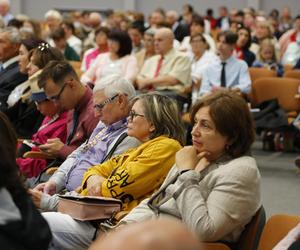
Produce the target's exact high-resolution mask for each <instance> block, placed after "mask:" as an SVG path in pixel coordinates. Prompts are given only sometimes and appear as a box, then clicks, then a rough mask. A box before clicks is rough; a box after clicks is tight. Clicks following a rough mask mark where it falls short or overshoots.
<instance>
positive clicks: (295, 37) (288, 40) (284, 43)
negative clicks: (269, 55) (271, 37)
mask: <svg viewBox="0 0 300 250" xmlns="http://www.w3.org/2000/svg"><path fill="white" fill-rule="evenodd" d="M293 27H294V28H293V29H290V30H287V31H286V32H285V33H284V34H283V35H282V36H281V37H280V40H279V45H280V55H281V56H283V55H284V54H285V52H286V49H287V48H288V46H289V45H290V44H294V43H295V42H297V41H299V39H300V15H298V16H296V17H295V20H294V25H293ZM292 47H293V46H292ZM290 49H292V48H290Z"/></svg>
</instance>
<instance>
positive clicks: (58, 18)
mask: <svg viewBox="0 0 300 250" xmlns="http://www.w3.org/2000/svg"><path fill="white" fill-rule="evenodd" d="M62 20H63V18H62V15H61V14H60V13H59V11H57V10H48V11H47V12H46V13H45V21H46V26H45V28H44V29H43V32H42V37H43V39H45V40H46V41H47V42H50V34H51V33H52V32H53V31H54V30H56V29H57V28H59V26H60V24H61V22H62Z"/></svg>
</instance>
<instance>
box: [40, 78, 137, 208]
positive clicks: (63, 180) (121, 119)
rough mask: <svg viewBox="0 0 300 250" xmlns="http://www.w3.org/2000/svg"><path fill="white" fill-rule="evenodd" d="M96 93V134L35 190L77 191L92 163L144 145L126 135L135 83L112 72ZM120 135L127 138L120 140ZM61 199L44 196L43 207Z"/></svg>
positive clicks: (50, 191) (102, 80)
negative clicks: (97, 119) (98, 118)
mask: <svg viewBox="0 0 300 250" xmlns="http://www.w3.org/2000/svg"><path fill="white" fill-rule="evenodd" d="M93 92H94V94H93V99H94V112H95V116H96V117H97V116H98V117H100V122H99V123H98V125H97V127H96V128H95V129H94V131H93V134H92V135H91V137H90V138H89V140H88V141H86V142H85V143H83V144H82V145H81V146H80V147H79V148H77V149H76V150H75V151H74V152H73V153H72V154H71V155H69V156H68V158H67V159H66V160H65V161H64V162H63V164H62V165H61V166H60V167H59V168H58V170H57V171H56V172H55V173H54V175H52V176H51V177H50V179H49V181H47V182H46V183H42V184H39V185H38V186H37V187H36V188H35V190H37V191H42V192H44V193H45V194H50V195H53V194H55V193H60V192H61V191H62V190H63V189H67V190H68V191H73V190H75V189H76V188H77V187H79V186H80V184H81V181H82V178H83V174H84V173H85V171H86V170H87V169H88V168H89V167H90V166H95V165H97V164H99V163H102V162H104V161H105V160H108V158H109V157H110V156H116V155H119V154H121V153H124V152H125V151H127V150H128V149H130V148H134V147H137V146H138V145H139V144H140V142H139V141H138V140H136V139H135V138H134V137H130V136H127V137H126V138H124V133H126V132H127V126H126V125H127V116H128V114H129V111H130V108H131V105H130V99H132V98H134V96H135V90H134V88H133V86H132V84H131V83H130V82H128V81H127V80H125V79H123V78H122V77H120V76H118V75H111V76H107V77H105V78H103V79H101V80H100V81H99V82H98V83H97V85H96V86H95V87H94V89H93ZM120 138H123V140H122V141H120ZM114 146H116V147H115V149H113V148H114ZM112 150H113V151H112ZM57 198H58V197H56V198H54V197H51V198H50V197H49V196H48V197H46V196H44V197H43V198H42V204H41V209H43V210H44V211H47V210H49V209H50V208H51V206H52V205H51V204H54V201H55V200H54V199H56V200H57Z"/></svg>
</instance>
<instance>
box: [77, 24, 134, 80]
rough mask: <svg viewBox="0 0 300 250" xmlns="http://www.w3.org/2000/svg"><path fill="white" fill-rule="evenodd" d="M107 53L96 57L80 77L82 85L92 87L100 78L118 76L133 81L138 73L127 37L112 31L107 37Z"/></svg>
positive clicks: (122, 33)
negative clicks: (111, 75)
mask: <svg viewBox="0 0 300 250" xmlns="http://www.w3.org/2000/svg"><path fill="white" fill-rule="evenodd" d="M108 48H109V52H108V53H103V54H100V55H99V56H97V58H96V60H95V63H93V65H92V66H91V67H90V68H89V69H88V70H87V71H86V72H85V73H84V74H83V75H82V76H81V81H82V82H83V83H84V84H91V85H94V84H95V83H96V82H97V81H99V80H100V79H101V78H102V77H105V76H108V75H110V74H113V73H114V74H120V75H122V76H123V77H124V78H125V79H127V80H129V81H132V82H133V81H134V80H135V78H136V74H137V72H138V67H137V61H136V58H135V56H134V55H131V50H132V44H131V40H130V37H129V35H128V34H127V33H126V32H124V31H121V30H113V31H111V32H110V33H109V35H108Z"/></svg>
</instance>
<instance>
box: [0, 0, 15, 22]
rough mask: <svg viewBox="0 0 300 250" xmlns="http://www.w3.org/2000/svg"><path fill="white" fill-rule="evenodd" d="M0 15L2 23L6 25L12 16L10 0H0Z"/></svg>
mask: <svg viewBox="0 0 300 250" xmlns="http://www.w3.org/2000/svg"><path fill="white" fill-rule="evenodd" d="M0 16H1V17H2V18H3V21H4V24H5V25H7V24H8V23H9V21H10V20H12V19H13V18H14V16H13V15H12V14H11V12H10V0H1V1H0Z"/></svg>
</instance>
